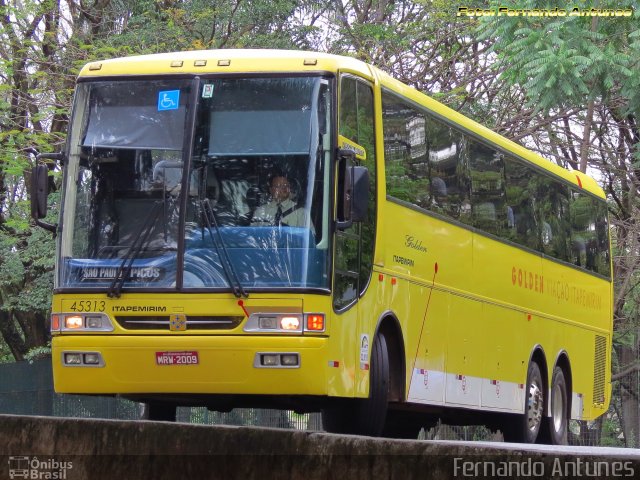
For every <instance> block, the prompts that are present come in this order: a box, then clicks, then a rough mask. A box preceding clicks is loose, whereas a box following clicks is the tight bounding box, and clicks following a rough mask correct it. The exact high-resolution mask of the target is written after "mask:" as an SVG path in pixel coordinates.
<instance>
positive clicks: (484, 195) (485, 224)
mask: <svg viewBox="0 0 640 480" xmlns="http://www.w3.org/2000/svg"><path fill="white" fill-rule="evenodd" d="M469 159H470V161H469V164H470V171H471V208H472V216H473V225H474V226H475V227H477V228H480V229H481V230H483V231H485V232H488V233H493V234H494V235H500V236H502V235H503V233H504V232H503V230H504V229H505V228H506V224H507V209H506V205H505V185H504V160H503V157H502V154H500V153H498V152H497V151H495V150H493V149H491V148H489V147H486V146H484V145H483V144H481V143H479V142H476V141H473V140H471V141H469Z"/></svg>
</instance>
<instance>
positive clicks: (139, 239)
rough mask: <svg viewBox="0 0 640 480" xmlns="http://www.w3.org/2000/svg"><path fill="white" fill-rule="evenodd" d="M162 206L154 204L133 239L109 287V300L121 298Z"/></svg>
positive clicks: (157, 203) (158, 203)
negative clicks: (128, 276) (129, 275)
mask: <svg viewBox="0 0 640 480" xmlns="http://www.w3.org/2000/svg"><path fill="white" fill-rule="evenodd" d="M162 204H163V202H155V203H154V205H153V207H152V208H151V211H150V212H149V215H147V218H145V220H144V223H143V224H142V226H141V227H140V230H138V233H136V236H135V238H134V239H133V243H131V246H130V247H129V250H127V253H126V254H125V255H124V258H123V259H122V263H120V266H119V267H118V270H117V271H116V276H115V278H114V279H113V281H112V282H111V285H110V286H109V291H108V293H107V296H108V297H109V298H114V297H115V298H118V297H120V292H121V291H122V286H123V285H124V282H125V281H126V279H127V275H128V273H129V271H130V270H131V265H133V261H134V260H135V259H136V258H137V257H138V255H139V254H140V252H141V251H142V247H144V246H145V245H146V244H147V240H148V239H149V235H150V234H151V231H152V230H153V226H154V224H155V221H156V219H157V218H158V215H159V213H160V212H161V208H160V207H161V206H162ZM127 263H128V265H127Z"/></svg>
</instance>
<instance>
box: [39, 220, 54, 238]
mask: <svg viewBox="0 0 640 480" xmlns="http://www.w3.org/2000/svg"><path fill="white" fill-rule="evenodd" d="M34 220H35V222H36V225H37V226H38V227H41V228H44V229H45V230H48V231H50V232H51V233H53V238H55V237H56V233H57V232H58V224H56V223H47V222H43V221H42V220H40V219H38V218H36V219H34Z"/></svg>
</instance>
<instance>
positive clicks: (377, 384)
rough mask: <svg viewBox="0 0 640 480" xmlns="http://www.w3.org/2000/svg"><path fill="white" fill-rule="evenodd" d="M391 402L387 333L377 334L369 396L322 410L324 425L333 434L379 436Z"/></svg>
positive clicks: (372, 357) (372, 358)
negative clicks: (347, 404) (385, 336)
mask: <svg viewBox="0 0 640 480" xmlns="http://www.w3.org/2000/svg"><path fill="white" fill-rule="evenodd" d="M388 401H389V351H388V350H387V342H386V340H385V338H384V335H377V336H376V338H375V340H374V342H373V348H372V350H371V360H370V362H369V398H363V399H357V400H354V402H353V403H351V405H350V407H349V406H345V408H330V409H325V410H322V426H323V428H324V429H325V430H326V431H327V432H331V433H351V434H355V435H367V436H370V437H379V436H380V435H382V433H383V431H384V426H385V420H386V417H387V406H388Z"/></svg>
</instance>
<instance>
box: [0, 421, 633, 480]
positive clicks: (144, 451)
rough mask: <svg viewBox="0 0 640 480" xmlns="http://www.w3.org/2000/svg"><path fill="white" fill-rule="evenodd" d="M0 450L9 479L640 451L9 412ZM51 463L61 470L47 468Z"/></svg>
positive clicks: (499, 466) (575, 470) (555, 467)
mask: <svg viewBox="0 0 640 480" xmlns="http://www.w3.org/2000/svg"><path fill="white" fill-rule="evenodd" d="M0 455H4V456H5V457H6V458H5V459H4V462H3V464H2V465H0V478H9V475H8V474H9V473H10V472H9V468H10V467H11V466H12V465H13V466H15V465H16V464H17V463H16V462H18V460H16V458H18V457H20V458H23V459H24V458H26V457H28V458H29V459H30V461H31V462H33V466H35V467H38V468H36V470H40V471H41V472H44V473H45V474H48V475H40V476H36V477H33V476H31V477H28V478H60V479H62V480H66V479H69V480H75V479H92V480H93V479H110V480H111V479H123V480H124V479H146V478H149V479H164V478H185V479H201V478H225V479H230V478H242V479H247V480H248V479H254V478H255V479H267V478H278V479H280V478H289V479H303V480H315V479H327V478H336V479H340V480H345V479H351V478H358V479H359V478H363V479H369V478H388V479H402V480H407V479H413V478H415V479H421V480H428V479H434V480H441V479H442V480H444V479H451V478H497V477H504V478H540V479H551V478H614V477H617V476H620V477H621V478H625V477H626V478H636V474H638V475H640V450H635V449H619V448H584V447H549V446H527V447H526V448H525V447H523V446H520V445H514V444H500V443H498V444H494V443H488V442H476V443H464V442H446V441H438V442H436V441H409V440H389V439H374V438H367V437H358V436H345V435H332V434H326V433H320V432H303V431H291V430H278V429H267V428H252V427H232V426H203V425H191V424H180V423H175V424H172V423H165V422H138V421H125V422H123V421H115V420H91V419H74V418H53V417H23V416H12V415H0ZM9 457H13V460H11V459H10V458H9ZM34 458H37V461H34V460H33V459H34ZM12 462H13V463H12ZM47 462H48V463H47ZM64 462H71V464H72V468H68V469H65V468H62V469H61V468H60V465H61V464H62V463H64ZM23 464H24V461H23ZM63 466H64V465H63ZM56 468H57V469H58V470H57V473H58V474H59V475H61V474H62V473H64V475H65V476H64V477H62V476H51V474H52V473H56V472H54V470H55V469H56ZM14 473H15V472H14ZM594 473H595V474H596V475H593V474H594ZM503 474H504V475H503Z"/></svg>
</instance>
